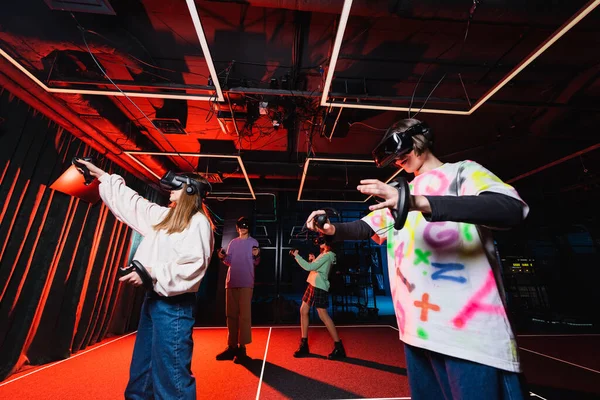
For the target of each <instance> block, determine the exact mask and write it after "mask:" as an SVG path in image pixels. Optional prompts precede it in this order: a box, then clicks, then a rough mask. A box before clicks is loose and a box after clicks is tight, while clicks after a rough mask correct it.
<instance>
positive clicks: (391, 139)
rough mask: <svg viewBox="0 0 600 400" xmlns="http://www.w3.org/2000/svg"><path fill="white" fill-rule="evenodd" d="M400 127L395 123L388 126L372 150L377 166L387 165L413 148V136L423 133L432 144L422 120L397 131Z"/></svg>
mask: <svg viewBox="0 0 600 400" xmlns="http://www.w3.org/2000/svg"><path fill="white" fill-rule="evenodd" d="M398 130H400V128H398V127H396V124H394V125H392V126H391V127H389V128H388V130H387V131H386V133H385V135H384V136H383V139H382V140H381V142H379V144H378V145H377V147H375V149H374V150H373V160H374V161H375V165H377V167H378V168H383V167H387V166H388V165H390V164H391V163H392V162H393V161H394V160H397V159H399V158H402V157H403V156H406V155H407V154H408V153H410V152H411V151H412V149H413V136H415V135H423V136H425V138H426V139H427V140H428V141H429V144H430V147H431V144H432V139H431V132H430V129H429V127H428V126H427V124H426V123H424V122H419V123H418V124H416V125H413V126H411V127H410V128H408V129H406V130H405V131H403V132H398Z"/></svg>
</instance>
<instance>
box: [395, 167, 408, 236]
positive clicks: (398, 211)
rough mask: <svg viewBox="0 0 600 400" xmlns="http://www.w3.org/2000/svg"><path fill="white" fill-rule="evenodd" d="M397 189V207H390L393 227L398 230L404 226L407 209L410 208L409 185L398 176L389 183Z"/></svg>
mask: <svg viewBox="0 0 600 400" xmlns="http://www.w3.org/2000/svg"><path fill="white" fill-rule="evenodd" d="M391 185H392V186H393V187H395V188H396V190H398V207H397V208H395V209H392V210H391V211H392V216H393V217H394V229H395V230H397V231H399V230H400V229H402V228H404V224H405V223H406V218H407V217H408V211H409V209H410V187H409V186H408V182H407V181H406V179H404V178H402V177H399V178H397V179H396V181H395V182H393V183H392V184H391Z"/></svg>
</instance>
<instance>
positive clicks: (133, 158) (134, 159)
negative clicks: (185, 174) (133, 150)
mask: <svg viewBox="0 0 600 400" xmlns="http://www.w3.org/2000/svg"><path fill="white" fill-rule="evenodd" d="M123 153H124V154H125V155H126V156H128V157H129V158H131V159H132V160H133V161H135V162H136V163H137V164H139V165H140V166H141V167H142V168H144V169H145V170H146V171H148V172H150V173H151V174H152V175H154V176H155V177H156V179H160V176H158V175H156V173H154V171H152V170H151V169H150V168H148V167H147V166H146V164H144V163H143V162H141V161H140V160H138V159H137V158H136V157H134V156H133V155H131V154H129V153H128V152H126V151H124V152H123Z"/></svg>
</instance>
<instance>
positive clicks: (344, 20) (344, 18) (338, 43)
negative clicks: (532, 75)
mask: <svg viewBox="0 0 600 400" xmlns="http://www.w3.org/2000/svg"><path fill="white" fill-rule="evenodd" d="M598 5H600V0H592V1H589V2H588V3H587V4H586V5H585V6H584V7H583V8H581V9H580V10H579V11H578V12H577V13H575V15H573V16H572V17H571V18H570V19H569V20H568V21H567V22H565V23H564V24H563V25H562V26H561V27H560V28H558V29H557V30H556V31H555V32H554V33H553V34H552V35H550V37H549V38H548V39H546V40H545V41H544V42H543V43H542V44H540V45H539V46H538V47H537V48H536V49H535V50H534V51H532V52H531V53H530V54H529V55H528V56H527V57H526V58H525V59H524V60H523V61H521V62H520V63H519V65H517V66H516V67H515V68H513V69H512V71H510V72H509V73H508V74H507V75H506V76H505V77H504V78H502V79H501V80H500V81H499V82H498V83H496V84H495V85H494V86H493V87H492V88H491V89H490V90H488V92H487V93H486V94H485V95H483V97H482V98H481V99H479V100H478V101H477V102H476V103H475V104H474V105H473V106H472V107H471V108H470V109H469V110H468V111H460V110H446V109H437V108H423V109H422V110H420V112H422V113H431V114H453V115H471V114H473V113H474V112H475V111H476V110H477V109H478V108H479V107H481V106H482V105H483V104H484V103H485V102H486V101H488V100H489V98H490V97H492V96H493V95H494V94H496V92H498V91H499V90H500V89H502V88H503V87H504V86H505V85H506V84H507V83H508V82H509V81H510V80H511V79H513V78H514V77H515V76H516V75H517V74H518V73H519V72H521V71H522V70H523V69H525V67H527V66H528V65H529V64H531V63H532V62H533V61H534V60H535V59H536V58H538V57H539V56H540V54H542V53H543V52H544V51H546V50H547V49H548V48H549V47H550V46H552V45H553V44H554V42H556V41H557V40H558V39H560V38H561V37H562V36H563V35H564V34H565V33H567V32H568V31H569V30H570V29H571V28H573V27H574V26H575V25H577V23H579V21H581V20H582V19H583V18H584V17H585V16H586V15H588V14H589V13H590V12H592V11H593V10H594V9H595V8H596V7H597V6H598ZM351 8H352V0H344V6H343V7H342V14H341V15H340V22H339V25H338V30H337V33H336V36H335V41H334V43H333V50H332V51H331V61H330V62H329V67H328V68H327V75H326V77H325V86H324V87H323V95H322V96H321V106H324V107H326V106H329V107H340V108H359V109H365V110H382V111H409V108H408V107H395V106H381V105H375V104H348V103H340V102H334V101H327V98H328V97H329V91H330V89H331V82H332V80H333V75H334V73H335V66H336V64H337V61H338V58H339V56H340V49H341V47H342V41H343V39H344V32H345V30H346V25H347V24H348V18H349V17H350V9H351ZM413 110H414V108H413Z"/></svg>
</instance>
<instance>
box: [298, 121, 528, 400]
mask: <svg viewBox="0 0 600 400" xmlns="http://www.w3.org/2000/svg"><path fill="white" fill-rule="evenodd" d="M432 144H433V137H432V135H431V131H430V130H429V128H428V127H427V125H425V124H424V123H422V122H420V121H418V120H415V119H407V120H401V121H399V122H397V123H396V124H394V125H393V126H392V127H390V128H389V129H388V131H387V132H386V134H385V136H384V139H383V140H382V142H381V143H380V145H379V146H378V147H377V148H376V149H375V150H374V152H373V153H374V158H375V162H376V163H377V164H378V166H386V165H389V164H392V163H393V164H394V165H395V166H397V167H399V168H403V169H404V170H405V171H406V172H409V173H414V174H415V178H414V180H413V181H412V182H411V183H410V191H411V201H410V210H411V211H416V212H410V213H409V215H408V218H407V221H406V223H405V225H404V228H403V229H402V230H399V231H397V230H394V228H393V226H394V218H393V217H392V213H391V212H390V209H391V208H395V207H396V205H397V203H398V192H397V190H396V189H395V188H393V187H391V186H390V185H386V184H384V183H382V182H380V181H377V180H370V179H367V180H363V181H361V185H360V186H358V189H359V190H360V191H361V192H362V193H365V194H369V195H375V196H378V197H381V198H382V199H383V200H384V201H383V202H381V203H379V204H376V205H373V206H371V207H370V209H371V210H373V212H371V213H370V214H369V215H367V216H366V217H365V218H363V219H362V220H359V221H354V222H350V223H345V224H344V223H342V224H338V223H336V224H325V226H324V227H323V229H321V231H322V232H323V233H325V234H326V235H333V240H348V239H364V238H368V237H373V239H374V240H376V241H378V242H380V243H382V242H383V241H385V240H387V253H388V269H389V279H390V286H391V291H392V297H393V302H394V308H395V312H396V318H397V322H398V328H399V331H400V339H401V340H402V341H403V342H404V343H405V344H406V346H405V352H406V359H407V366H408V376H409V383H410V386H411V395H412V398H413V399H433V398H436V399H437V398H446V399H451V398H455V399H471V398H473V399H475V398H485V399H504V398H507V399H508V398H510V399H521V398H522V396H523V388H522V385H521V384H520V381H519V375H518V374H517V373H518V372H520V364H519V360H518V354H517V348H516V343H515V340H514V335H513V332H512V329H511V326H510V324H509V321H508V318H507V316H506V311H505V306H504V299H503V297H502V296H503V289H502V283H501V280H500V265H498V262H497V257H496V254H495V248H494V243H493V239H492V236H491V234H490V230H489V229H488V228H486V226H489V227H494V228H507V227H511V226H514V225H517V224H518V223H520V222H521V221H522V220H523V219H524V218H525V217H526V216H527V214H528V212H529V208H528V206H527V205H526V204H525V203H524V202H523V201H522V200H521V198H520V197H519V195H518V193H517V192H516V191H515V189H514V188H512V187H511V186H509V185H507V184H505V183H503V182H502V181H501V180H500V179H499V178H498V177H496V176H495V175H494V174H492V173H491V172H490V171H488V170H487V169H485V168H484V167H482V166H481V165H479V164H478V163H476V162H473V161H463V162H458V163H446V164H444V163H442V162H441V161H440V160H438V159H437V158H436V157H435V156H434V155H433V153H432V152H431V147H432ZM318 213H321V211H315V212H313V213H312V214H311V216H310V217H309V219H308V221H307V226H308V227H309V228H310V229H317V228H316V227H315V226H314V223H313V217H314V215H316V214H318ZM515 396H516V397H515Z"/></svg>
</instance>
